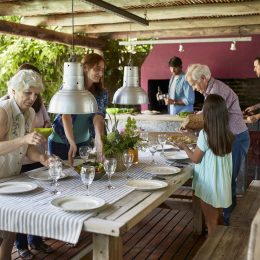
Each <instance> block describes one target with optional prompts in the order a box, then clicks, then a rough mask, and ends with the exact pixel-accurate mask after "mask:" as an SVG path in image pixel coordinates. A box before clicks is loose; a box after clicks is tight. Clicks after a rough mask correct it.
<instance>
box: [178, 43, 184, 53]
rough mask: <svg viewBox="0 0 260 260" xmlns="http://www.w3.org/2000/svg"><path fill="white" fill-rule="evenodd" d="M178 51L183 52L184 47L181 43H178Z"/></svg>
mask: <svg viewBox="0 0 260 260" xmlns="http://www.w3.org/2000/svg"><path fill="white" fill-rule="evenodd" d="M179 52H184V48H183V45H182V44H180V45H179Z"/></svg>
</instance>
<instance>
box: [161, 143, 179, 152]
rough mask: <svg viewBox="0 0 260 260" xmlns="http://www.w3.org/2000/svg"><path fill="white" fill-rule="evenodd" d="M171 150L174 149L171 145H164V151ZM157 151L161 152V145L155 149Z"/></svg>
mask: <svg viewBox="0 0 260 260" xmlns="http://www.w3.org/2000/svg"><path fill="white" fill-rule="evenodd" d="M173 148H175V147H174V146H173V145H171V144H165V145H164V151H165V150H170V149H173ZM157 151H162V146H161V145H160V146H159V147H158V148H157Z"/></svg>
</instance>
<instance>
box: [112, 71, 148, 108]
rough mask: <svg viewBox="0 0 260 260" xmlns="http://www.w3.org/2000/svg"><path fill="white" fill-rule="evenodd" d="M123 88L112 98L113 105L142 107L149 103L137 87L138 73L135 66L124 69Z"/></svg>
mask: <svg viewBox="0 0 260 260" xmlns="http://www.w3.org/2000/svg"><path fill="white" fill-rule="evenodd" d="M123 81H124V82H123V86H122V87H121V88H119V89H118V90H117V91H116V92H115V94H114V97H113V101H112V103H113V104H121V105H142V104H147V103H149V99H148V96H147V94H146V92H145V91H144V90H143V89H142V88H141V87H140V86H139V73H138V67H136V66H125V67H124V80H123Z"/></svg>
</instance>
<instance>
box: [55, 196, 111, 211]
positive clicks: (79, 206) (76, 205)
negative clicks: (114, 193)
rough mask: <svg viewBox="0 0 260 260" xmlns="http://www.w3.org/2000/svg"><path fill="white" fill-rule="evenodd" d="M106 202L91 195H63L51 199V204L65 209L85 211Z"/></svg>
mask: <svg viewBox="0 0 260 260" xmlns="http://www.w3.org/2000/svg"><path fill="white" fill-rule="evenodd" d="M105 203H106V202H105V201H104V200H103V199H100V198H97V197H92V196H65V197H59V198H56V199H53V200H52V201H51V204H52V205H53V206H55V207H58V208H60V209H62V210H65V211H87V210H92V209H97V208H100V207H102V206H103V205H104V204H105Z"/></svg>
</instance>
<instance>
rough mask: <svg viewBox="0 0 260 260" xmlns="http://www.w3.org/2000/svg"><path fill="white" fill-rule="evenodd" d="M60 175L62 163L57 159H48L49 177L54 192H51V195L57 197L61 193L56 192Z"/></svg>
mask: <svg viewBox="0 0 260 260" xmlns="http://www.w3.org/2000/svg"><path fill="white" fill-rule="evenodd" d="M61 174H62V162H61V161H60V160H59V158H58V157H50V158H49V175H50V177H51V178H52V180H53V184H54V190H53V191H51V194H54V195H59V194H60V193H61V192H60V191H58V189H57V187H58V179H59V178H60V176H61Z"/></svg>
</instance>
